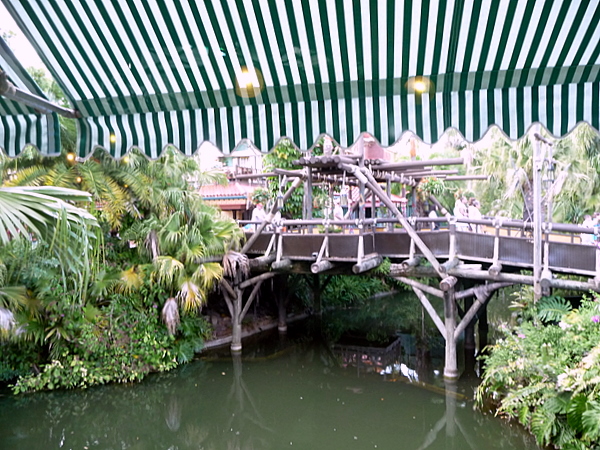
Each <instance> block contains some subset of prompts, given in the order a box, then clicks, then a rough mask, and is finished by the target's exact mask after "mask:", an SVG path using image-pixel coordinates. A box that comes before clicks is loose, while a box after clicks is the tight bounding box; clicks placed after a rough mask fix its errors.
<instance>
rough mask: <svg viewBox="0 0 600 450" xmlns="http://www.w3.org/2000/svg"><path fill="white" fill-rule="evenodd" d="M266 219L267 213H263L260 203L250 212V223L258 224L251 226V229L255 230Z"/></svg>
mask: <svg viewBox="0 0 600 450" xmlns="http://www.w3.org/2000/svg"><path fill="white" fill-rule="evenodd" d="M266 217H267V213H266V212H265V208H264V207H263V204H262V203H257V204H256V206H255V207H254V209H253V210H252V218H251V219H250V220H252V222H258V224H253V227H254V228H255V229H256V227H257V226H258V225H260V224H261V223H262V221H263V220H265V218H266Z"/></svg>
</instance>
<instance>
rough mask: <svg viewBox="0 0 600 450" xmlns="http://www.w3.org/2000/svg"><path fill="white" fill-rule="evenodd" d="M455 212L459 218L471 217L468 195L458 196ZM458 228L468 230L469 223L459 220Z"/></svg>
mask: <svg viewBox="0 0 600 450" xmlns="http://www.w3.org/2000/svg"><path fill="white" fill-rule="evenodd" d="M453 214H454V217H456V218H457V219H466V218H468V217H469V213H468V209H467V197H465V196H461V197H457V198H456V203H454V211H453ZM456 229H457V230H458V231H467V230H468V229H469V225H468V224H466V223H463V222H458V223H457V224H456Z"/></svg>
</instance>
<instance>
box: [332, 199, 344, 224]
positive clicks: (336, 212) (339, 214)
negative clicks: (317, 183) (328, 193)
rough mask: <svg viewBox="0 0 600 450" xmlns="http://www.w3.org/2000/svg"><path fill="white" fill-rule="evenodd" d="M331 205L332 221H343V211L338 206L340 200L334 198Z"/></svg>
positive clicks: (340, 206)
mask: <svg viewBox="0 0 600 450" xmlns="http://www.w3.org/2000/svg"><path fill="white" fill-rule="evenodd" d="M333 205H334V206H333V220H344V209H343V208H342V205H340V200H339V199H337V198H336V199H335V200H334V201H333Z"/></svg>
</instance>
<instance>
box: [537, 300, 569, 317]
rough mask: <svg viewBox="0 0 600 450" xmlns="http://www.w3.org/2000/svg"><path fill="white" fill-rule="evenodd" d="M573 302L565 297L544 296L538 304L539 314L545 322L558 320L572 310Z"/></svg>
mask: <svg viewBox="0 0 600 450" xmlns="http://www.w3.org/2000/svg"><path fill="white" fill-rule="evenodd" d="M571 309H572V307H571V304H570V303H569V302H568V301H566V300H565V299H564V298H563V297H559V296H555V295H553V296H551V297H544V298H542V299H541V300H540V301H539V302H538V304H537V316H538V318H539V319H540V320H542V321H544V322H557V321H559V320H560V319H562V318H563V316H564V315H565V314H568V313H569V312H570V311H571Z"/></svg>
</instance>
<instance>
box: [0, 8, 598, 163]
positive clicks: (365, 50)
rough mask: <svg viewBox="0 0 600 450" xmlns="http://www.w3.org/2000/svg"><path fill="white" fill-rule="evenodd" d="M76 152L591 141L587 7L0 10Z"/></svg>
mask: <svg viewBox="0 0 600 450" xmlns="http://www.w3.org/2000/svg"><path fill="white" fill-rule="evenodd" d="M1 1H2V2H3V3H4V4H5V5H6V7H7V8H8V10H9V11H10V13H11V15H12V16H13V17H14V19H15V20H16V21H17V22H18V23H19V25H20V27H21V28H22V29H23V30H24V31H25V32H26V33H27V34H28V37H29V39H30V41H31V42H32V43H33V45H34V46H35V47H36V49H37V51H38V53H39V54H40V56H41V57H42V59H43V61H44V63H45V64H46V65H47V66H48V68H49V69H50V70H51V72H52V74H53V75H54V77H55V78H56V80H57V81H58V82H59V83H60V85H61V87H62V88H63V90H64V91H65V93H66V95H67V97H68V98H69V99H70V100H71V101H72V103H73V107H74V108H75V109H77V110H79V111H80V112H81V114H82V118H81V119H79V120H78V121H79V130H80V140H79V152H80V154H81V155H87V154H89V153H90V152H91V151H92V150H93V149H94V148H95V147H96V146H100V147H103V148H105V149H107V150H109V151H110V152H111V153H112V154H113V155H115V156H116V157H119V156H121V155H123V154H125V153H126V152H127V151H128V150H129V149H130V148H131V147H132V146H137V147H140V148H141V149H143V150H144V151H145V152H146V153H147V154H148V155H149V156H151V157H157V156H158V155H159V154H160V152H161V151H162V149H163V148H164V147H165V146H166V145H168V144H173V145H175V146H176V147H178V148H179V149H181V150H182V151H183V152H185V153H186V154H189V155H191V154H192V153H193V152H194V151H195V150H196V149H197V148H198V146H199V145H200V143H202V142H203V141H205V140H209V141H211V142H213V143H214V144H216V145H217V146H218V147H219V148H221V149H223V150H224V151H225V152H228V151H229V150H230V149H232V148H233V147H234V146H235V144H236V143H237V142H239V141H240V140H241V139H243V138H249V139H250V140H252V141H253V143H254V144H255V145H256V146H257V147H258V148H259V149H261V150H263V151H267V150H269V149H270V148H272V147H273V146H274V144H275V143H276V142H277V141H278V140H279V139H280V138H281V137H282V136H287V137H289V138H290V139H292V140H293V141H294V142H295V143H296V144H297V145H298V146H299V147H300V148H308V147H310V146H311V145H312V144H313V143H314V142H315V140H316V139H318V137H319V135H320V134H321V133H327V134H328V135H330V136H331V137H333V138H334V139H335V140H336V141H337V142H338V143H339V144H340V145H342V146H348V145H350V144H352V143H353V142H354V141H355V140H356V139H357V138H358V137H359V135H360V133H361V132H363V131H365V132H369V133H371V134H372V135H373V136H375V137H376V138H377V139H378V140H379V141H380V142H381V143H382V144H383V145H384V146H386V145H390V144H392V143H393V142H395V141H396V140H398V139H399V138H400V137H401V135H402V134H403V133H404V132H406V131H412V132H414V133H416V134H417V135H418V136H420V137H421V138H422V139H423V140H424V141H426V142H433V141H437V140H438V139H439V137H440V136H441V135H442V134H443V132H444V131H445V130H447V129H448V128H450V127H454V128H456V129H458V130H459V131H460V132H461V133H462V134H463V136H465V138H466V139H467V140H469V141H474V140H478V139H479V138H480V137H481V136H482V135H483V134H484V133H485V132H486V130H487V129H488V128H489V127H490V126H491V125H493V124H495V125H498V126H499V127H500V128H501V129H502V130H503V131H504V132H505V133H506V134H507V135H508V136H510V137H511V138H518V137H520V136H522V135H523V134H524V133H526V131H527V129H528V128H529V126H530V125H531V124H532V123H535V122H540V123H541V124H542V125H543V126H545V127H546V128H548V130H549V131H550V132H551V133H552V134H554V135H556V136H560V135H564V134H566V133H568V132H569V131H570V130H571V129H572V128H573V127H574V126H575V125H576V124H577V123H578V122H580V121H585V122H588V123H589V124H591V125H592V126H594V127H595V128H596V129H598V128H600V0H489V1H480V0H353V1H350V0H348V1H342V0H337V1H336V0H302V1H291V0H289V1H286V0H206V1H195V0H193V1H190V0H144V1H141V0H138V1H122V0H1Z"/></svg>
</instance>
